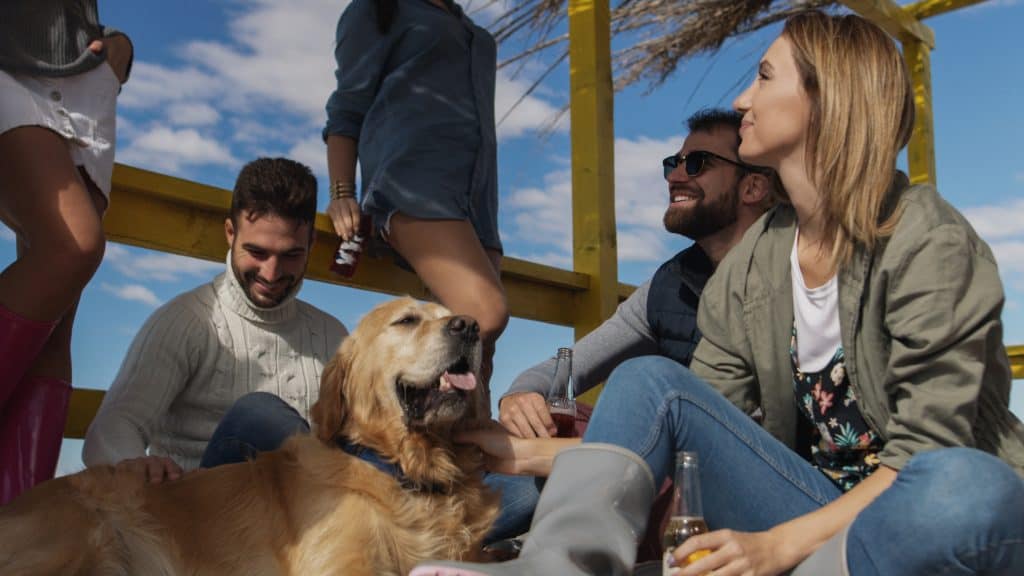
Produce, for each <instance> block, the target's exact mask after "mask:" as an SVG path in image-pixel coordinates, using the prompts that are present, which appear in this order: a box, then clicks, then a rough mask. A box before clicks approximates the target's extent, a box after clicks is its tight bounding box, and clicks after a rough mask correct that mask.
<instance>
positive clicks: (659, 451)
mask: <svg viewBox="0 0 1024 576" xmlns="http://www.w3.org/2000/svg"><path fill="white" fill-rule="evenodd" d="M637 423H645V424H646V423H651V424H650V426H647V425H637ZM583 440H584V441H585V442H606V443H610V444H616V445H619V446H623V447H625V448H628V449H630V450H632V451H633V452H635V453H637V454H639V455H640V456H641V457H642V458H643V459H644V460H645V461H646V462H647V464H648V465H649V466H650V467H651V470H652V471H653V473H654V477H655V481H656V484H659V485H660V483H661V482H663V481H664V479H665V478H666V477H667V476H668V475H669V474H671V473H672V471H673V468H674V460H675V454H676V452H679V451H682V450H689V451H696V452H697V453H698V454H699V458H700V461H699V462H700V479H701V490H702V498H703V505H704V516H705V519H706V520H707V522H708V524H709V526H710V527H711V529H713V530H714V529H717V528H731V529H734V530H743V531H759V530H767V529H768V528H771V527H772V526H775V525H777V524H780V523H782V522H785V521H787V520H790V519H793V518H795V517H798V516H801V515H803V514H806V513H808V512H811V511H813V510H815V509H817V508H819V507H821V506H824V505H825V504H827V503H828V502H830V501H832V500H834V499H836V498H838V497H839V496H840V495H841V492H840V490H839V489H838V488H837V487H836V486H835V485H834V484H832V482H831V481H829V480H828V478H826V477H825V475H824V474H822V473H820V472H818V470H817V469H815V468H814V467H812V466H811V465H810V464H809V463H808V462H807V461H806V460H804V459H802V458H801V457H800V456H799V455H797V454H796V452H794V451H793V450H791V449H789V448H788V447H787V446H785V445H784V444H782V443H781V442H779V441H778V440H776V439H775V438H774V437H772V436H771V435H770V434H768V433H767V432H765V431H764V429H762V428H761V427H760V426H759V425H758V424H757V423H755V422H754V421H753V420H752V419H751V418H749V417H748V416H747V415H746V414H744V413H743V412H741V411H740V410H739V409H737V408H736V407H735V406H733V405H732V404H731V403H730V402H729V401H728V400H726V399H725V397H724V396H722V395H721V394H720V393H719V392H718V391H716V390H715V389H713V388H712V387H711V386H709V385H708V384H707V383H705V382H703V381H702V380H700V379H699V378H697V377H696V376H694V375H693V373H691V372H690V371H689V370H688V369H686V368H685V367H683V366H681V365H679V364H677V363H676V362H673V361H672V360H669V359H667V358H664V357H660V356H647V357H642V358H636V359H633V360H629V361H627V362H625V363H623V364H622V365H621V366H620V367H619V368H618V369H616V370H615V371H614V372H613V373H612V375H611V378H610V379H609V380H608V383H607V384H606V386H605V390H604V392H602V394H601V396H600V399H599V400H598V403H597V406H596V407H595V408H594V414H593V416H592V417H591V419H590V424H589V426H588V427H587V431H586V433H585V434H584V436H583ZM847 564H848V567H849V570H850V573H851V574H853V575H855V576H860V575H863V574H886V575H888V574H977V573H984V574H1006V575H1009V574H1018V575H1019V574H1024V481H1022V480H1021V478H1019V477H1018V476H1017V475H1016V473H1014V471H1013V470H1012V469H1011V468H1010V467H1009V466H1007V465H1006V464H1005V463H1003V462H1002V461H1000V460H999V459H997V458H995V457H994V456H991V455H989V454H986V453H984V452H981V451H979V450H973V449H968V448H948V449H943V450H935V451H931V452H925V453H921V454H918V455H916V456H914V457H913V458H911V459H910V461H909V462H908V463H907V464H906V465H905V466H904V468H903V469H902V470H900V472H899V475H898V476H897V478H896V481H895V482H894V483H893V485H892V486H891V487H890V488H889V489H888V490H886V491H885V492H884V493H882V495H880V496H879V497H878V498H877V499H875V501H874V502H872V503H871V504H870V505H869V506H868V507H867V508H865V509H864V510H863V511H861V513H860V514H859V515H858V516H857V518H856V519H855V520H854V522H853V524H852V526H851V528H850V532H849V536H848V539H847Z"/></svg>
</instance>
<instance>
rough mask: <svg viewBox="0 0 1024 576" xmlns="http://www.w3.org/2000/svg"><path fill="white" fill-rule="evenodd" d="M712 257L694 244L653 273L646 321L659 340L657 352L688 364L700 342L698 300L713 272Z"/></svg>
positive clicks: (648, 295)
mask: <svg viewBox="0 0 1024 576" xmlns="http://www.w3.org/2000/svg"><path fill="white" fill-rule="evenodd" d="M712 271H713V270H712V266H711V260H710V259H708V257H707V255H706V254H704V251H703V250H701V248H700V246H698V245H696V244H694V245H692V246H690V247H689V248H687V249H686V250H683V251H682V252H680V253H678V254H676V255H675V256H673V257H672V258H671V259H670V260H669V261H668V262H665V263H664V264H662V265H661V267H659V268H658V271H657V272H655V273H654V278H652V279H651V287H650V291H649V292H648V293H647V324H648V325H649V326H650V327H651V331H652V332H653V333H654V336H655V337H656V338H657V339H658V353H659V354H661V355H662V356H667V357H669V358H671V359H673V360H675V361H676V362H679V363H680V364H682V365H683V366H689V365H690V360H691V359H692V358H693V351H694V349H696V348H697V342H698V341H700V330H698V329H697V303H698V302H699V301H700V293H701V291H703V290H704V284H706V283H707V281H708V278H710V277H711V273H712Z"/></svg>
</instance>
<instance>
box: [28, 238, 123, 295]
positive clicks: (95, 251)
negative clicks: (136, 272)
mask: <svg viewBox="0 0 1024 576" xmlns="http://www.w3.org/2000/svg"><path fill="white" fill-rule="evenodd" d="M106 245H107V243H106V239H105V238H104V236H103V231H102V230H101V229H97V230H95V231H90V232H87V233H83V234H80V235H78V236H76V237H70V238H67V239H65V240H63V241H61V240H56V241H55V245H52V246H48V247H45V248H44V249H43V250H42V251H41V252H40V256H41V257H44V258H46V259H47V261H48V262H49V263H50V265H51V266H52V269H53V270H54V271H55V272H58V273H60V274H63V275H66V277H67V278H68V281H69V282H70V283H71V284H74V285H80V286H82V287H84V286H85V285H86V284H87V283H88V282H89V280H90V279H92V276H93V274H95V273H96V269H97V268H99V266H100V263H101V262H102V261H103V254H104V252H105V250H106Z"/></svg>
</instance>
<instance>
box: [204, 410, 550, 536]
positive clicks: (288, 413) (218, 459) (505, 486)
mask: <svg viewBox="0 0 1024 576" xmlns="http://www.w3.org/2000/svg"><path fill="white" fill-rule="evenodd" d="M307 432H309V423H308V422H306V420H305V419H304V418H303V417H302V416H301V415H300V414H299V413H298V412H297V411H296V410H295V409H294V408H292V407H291V406H289V405H288V403H286V402H285V401H284V400H281V399H280V398H278V397H277V396H275V395H273V394H269V393H267V392H252V393H250V394H246V395H245V396H242V397H241V398H239V399H238V400H237V401H236V402H235V404H234V405H233V406H232V407H231V408H230V409H229V410H228V412H227V414H225V415H224V418H223V419H222V420H221V421H220V424H218V425H217V429H216V430H215V431H214V432H213V436H212V437H211V438H210V442H209V444H207V445H206V451H205V452H203V459H202V461H201V463H200V466H202V467H203V468H212V467H214V466H220V465H221V464H234V463H237V462H245V461H246V460H248V459H251V458H255V457H256V455H257V454H259V453H260V452H266V451H270V450H276V449H278V448H279V447H280V446H281V444H282V443H284V441H285V440H287V439H288V437H289V436H291V435H293V434H300V433H307ZM484 484H485V485H487V486H488V487H489V488H491V489H494V490H499V491H500V492H501V514H500V515H499V516H498V519H497V521H496V522H495V524H494V527H492V528H491V532H490V533H489V534H488V535H487V538H486V539H485V540H484V543H485V544H489V543H491V542H494V541H497V540H502V539H505V538H511V537H513V536H518V535H519V534H522V533H523V532H526V531H527V530H529V529H530V521H531V520H532V519H533V509H534V508H535V507H536V506H537V499H538V498H539V497H540V490H539V489H538V487H537V485H536V484H535V482H534V479H533V478H530V477H526V476H506V475H503V474H488V475H487V476H486V477H485V478H484Z"/></svg>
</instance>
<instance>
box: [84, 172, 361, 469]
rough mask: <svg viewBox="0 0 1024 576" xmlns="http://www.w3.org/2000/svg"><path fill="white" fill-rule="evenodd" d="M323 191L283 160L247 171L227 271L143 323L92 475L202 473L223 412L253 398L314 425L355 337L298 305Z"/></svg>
mask: <svg viewBox="0 0 1024 576" xmlns="http://www.w3.org/2000/svg"><path fill="white" fill-rule="evenodd" d="M316 188H317V185H316V178H315V177H314V176H313V174H312V173H311V172H310V170H309V168H307V167H306V166H303V165H302V164H299V163H297V162H293V161H291V160H287V159H284V158H274V159H270V158H260V159H258V160H255V161H253V162H250V163H249V164H248V165H246V166H245V167H244V168H242V171H241V173H240V174H239V176H238V180H237V182H236V183H235V190H234V194H233V197H232V201H231V215H230V217H229V218H228V219H227V220H226V221H225V222H224V232H225V236H226V237H227V241H228V244H229V246H230V248H231V249H230V251H229V252H228V256H227V263H226V267H227V270H226V271H225V272H224V273H222V274H220V275H219V276H217V277H216V278H214V280H213V281H212V282H210V283H209V284H205V285H203V286H200V287H198V288H196V289H194V290H191V291H189V292H186V293H184V294H181V295H180V296H178V297H176V298H174V299H173V300H171V301H170V302H168V303H167V304H165V305H164V306H162V307H161V308H160V309H158V310H157V311H156V312H154V313H153V315H152V316H151V317H150V318H149V320H147V321H146V323H145V325H144V326H143V327H142V329H141V330H140V331H139V333H138V335H136V337H135V340H134V341H133V342H132V345H131V348H130V349H129V350H128V354H127V356H126V357H125V359H124V363H123V364H122V365H121V370H120V371H119V372H118V375H117V378H116V379H115V380H114V383H113V385H112V386H111V387H110V391H109V392H108V393H107V394H106V396H105V397H104V399H103V404H102V405H101V406H100V410H99V413H98V414H97V415H96V418H95V420H93V422H92V425H91V426H90V427H89V431H88V433H87V434H86V438H85V446H84V448H83V450H82V459H83V460H84V462H85V464H86V465H87V466H93V465H98V464H115V463H118V462H121V461H124V460H131V463H130V465H133V466H138V467H140V468H144V469H145V473H146V474H147V475H148V476H149V479H150V480H151V481H156V482H158V481H161V480H162V479H163V478H164V477H167V478H171V479H173V478H176V477H178V476H179V475H180V474H181V472H182V470H192V469H194V468H197V467H198V466H199V462H200V458H201V457H202V454H203V451H204V450H205V448H206V445H207V442H208V441H209V439H210V437H211V436H212V435H213V432H214V430H215V428H216V427H217V424H218V422H219V421H220V419H221V418H222V417H223V415H224V413H225V412H226V411H227V409H228V408H229V407H231V405H232V404H233V403H234V402H235V400H237V399H238V398H240V397H241V396H243V395H245V394H248V393H250V392H255V391H264V392H269V393H272V394H274V395H276V396H278V397H280V398H282V399H283V400H284V401H285V402H287V403H288V405H289V406H291V407H292V408H293V409H295V410H296V411H297V412H298V413H299V414H301V415H302V416H303V417H307V416H308V413H309V409H310V407H311V406H312V405H313V403H314V402H316V399H317V395H318V393H319V387H320V373H321V371H322V370H323V366H324V364H325V363H326V362H327V361H328V360H329V359H330V358H331V356H332V355H333V354H334V352H335V350H336V349H337V347H338V345H339V344H340V342H341V340H342V338H343V337H344V336H345V335H346V334H347V331H346V329H345V327H344V326H343V325H342V324H341V322H339V321H338V320H337V319H335V318H334V317H332V316H330V315H329V314H326V313H325V312H323V311H321V310H319V309H317V308H315V307H313V306H311V305H310V304H307V303H306V302H302V301H301V300H298V299H297V298H296V294H297V293H298V291H299V288H300V286H301V285H302V278H303V276H304V274H305V270H306V262H307V259H308V257H309V253H310V249H311V248H312V243H313V221H314V218H315V216H316ZM147 449H148V455H147Z"/></svg>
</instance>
